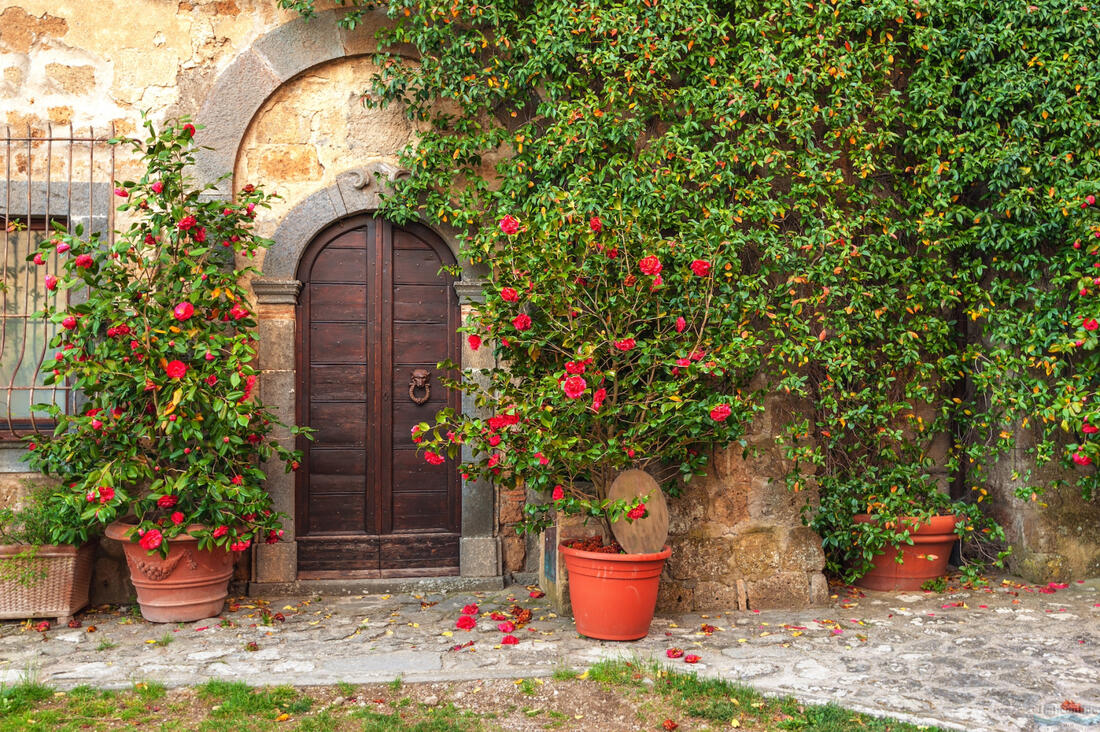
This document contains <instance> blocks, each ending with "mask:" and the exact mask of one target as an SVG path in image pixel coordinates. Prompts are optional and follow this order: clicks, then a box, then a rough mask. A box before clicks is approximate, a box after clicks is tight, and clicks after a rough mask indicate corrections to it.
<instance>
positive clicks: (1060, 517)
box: [988, 429, 1100, 583]
mask: <svg viewBox="0 0 1100 732" xmlns="http://www.w3.org/2000/svg"><path fill="white" fill-rule="evenodd" d="M1016 439H1017V447H1016V448H1015V449H1014V450H1012V451H1010V452H1009V454H1008V455H1006V456H1005V457H1004V458H1003V459H1002V460H1001V461H1000V462H999V463H998V464H997V465H995V466H994V467H993V469H992V470H991V471H990V475H989V486H990V489H991V493H990V497H991V498H992V499H993V500H992V501H991V502H990V504H989V509H988V510H989V511H990V513H991V514H992V515H993V517H994V518H995V519H996V520H997V521H998V522H999V523H1000V524H1001V526H1003V527H1004V530H1005V536H1006V538H1007V539H1008V542H1009V544H1011V546H1012V554H1011V555H1010V556H1009V558H1008V567H1009V569H1010V570H1011V571H1012V572H1014V573H1016V574H1019V575H1020V576H1021V577H1023V578H1025V579H1027V580H1030V581H1032V582H1039V583H1045V582H1064V581H1067V580H1071V579H1081V578H1084V577H1097V576H1100V495H1097V496H1094V497H1093V499H1092V500H1091V501H1086V500H1085V499H1084V498H1082V496H1081V492H1080V490H1079V489H1077V488H1075V487H1072V486H1065V487H1060V488H1053V489H1049V490H1047V491H1045V492H1044V493H1043V494H1042V495H1037V496H1035V497H1034V498H1033V499H1030V500H1021V499H1019V498H1017V497H1016V495H1015V491H1016V488H1017V487H1018V486H1019V485H1020V476H1021V475H1024V474H1026V472H1027V469H1028V468H1029V467H1031V460H1030V456H1029V455H1028V452H1027V450H1028V447H1029V446H1031V445H1032V444H1033V443H1034V435H1033V434H1032V433H1031V432H1030V431H1028V430H1024V429H1020V430H1017V434H1016ZM1076 477H1077V476H1076V475H1074V474H1072V473H1065V472H1062V471H1061V470H1060V469H1059V468H1058V467H1057V466H1052V465H1050V464H1047V465H1045V466H1043V467H1042V468H1039V469H1038V470H1037V471H1036V474H1035V475H1034V476H1033V478H1034V480H1033V481H1032V483H1038V484H1040V485H1042V484H1048V485H1049V484H1052V483H1053V482H1054V481H1055V480H1056V479H1061V480H1073V479H1074V478H1076ZM997 548H1000V547H993V548H992V549H997Z"/></svg>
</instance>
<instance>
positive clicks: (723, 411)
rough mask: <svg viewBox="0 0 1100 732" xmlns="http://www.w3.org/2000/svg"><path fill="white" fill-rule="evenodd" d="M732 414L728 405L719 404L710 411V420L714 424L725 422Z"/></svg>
mask: <svg viewBox="0 0 1100 732" xmlns="http://www.w3.org/2000/svg"><path fill="white" fill-rule="evenodd" d="M732 413H733V410H732V409H730V405H728V404H719V405H718V406H716V407H715V408H714V409H712V410H710V418H711V419H713V420H714V421H715V422H725V421H726V420H727V419H728V418H729V416H730V415H731V414H732Z"/></svg>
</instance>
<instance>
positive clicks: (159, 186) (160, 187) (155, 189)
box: [152, 180, 164, 193]
mask: <svg viewBox="0 0 1100 732" xmlns="http://www.w3.org/2000/svg"><path fill="white" fill-rule="evenodd" d="M152 188H153V193H161V192H162V191H163V190H164V184H163V183H161V182H160V181H159V180H158V181H156V182H154V183H153V185H152Z"/></svg>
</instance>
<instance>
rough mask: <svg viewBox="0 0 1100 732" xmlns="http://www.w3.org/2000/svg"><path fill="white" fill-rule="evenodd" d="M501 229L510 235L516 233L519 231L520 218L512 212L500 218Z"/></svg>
mask: <svg viewBox="0 0 1100 732" xmlns="http://www.w3.org/2000/svg"><path fill="white" fill-rule="evenodd" d="M500 230H501V231H503V232H504V233H505V234H507V235H508V236H511V235H512V234H515V233H516V232H518V231H519V219H517V218H516V217H515V216H512V215H511V214H508V215H507V216H505V217H504V218H502V219H501V220H500Z"/></svg>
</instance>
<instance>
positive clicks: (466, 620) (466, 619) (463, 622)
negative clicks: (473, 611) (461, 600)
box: [455, 615, 477, 630]
mask: <svg viewBox="0 0 1100 732" xmlns="http://www.w3.org/2000/svg"><path fill="white" fill-rule="evenodd" d="M476 626H477V620H476V619H475V618H474V617H473V616H470V615H463V616H462V617H460V618H459V619H458V620H456V621H455V627H456V628H458V629H459V630H473V629H474V627H476Z"/></svg>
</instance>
